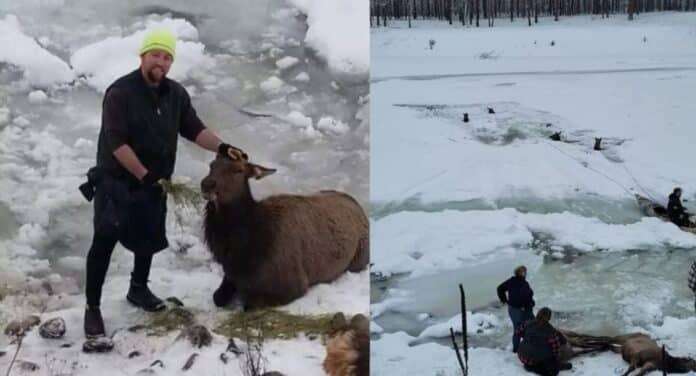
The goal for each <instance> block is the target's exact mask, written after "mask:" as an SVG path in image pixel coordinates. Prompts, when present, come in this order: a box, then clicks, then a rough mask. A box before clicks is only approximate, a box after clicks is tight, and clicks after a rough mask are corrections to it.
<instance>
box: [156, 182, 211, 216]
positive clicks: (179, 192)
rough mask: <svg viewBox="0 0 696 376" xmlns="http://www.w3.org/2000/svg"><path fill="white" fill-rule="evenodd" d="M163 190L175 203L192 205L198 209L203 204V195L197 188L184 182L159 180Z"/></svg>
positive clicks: (186, 205)
mask: <svg viewBox="0 0 696 376" xmlns="http://www.w3.org/2000/svg"><path fill="white" fill-rule="evenodd" d="M160 185H161V186H162V190H164V191H165V192H166V193H167V194H168V195H169V196H170V197H171V198H172V199H173V200H174V203H175V204H176V205H180V206H185V207H192V208H195V209H198V210H200V209H201V208H202V206H203V204H204V202H205V201H204V200H203V196H202V195H201V192H200V191H199V190H198V189H195V188H192V187H190V186H189V185H187V184H185V183H174V182H172V181H169V180H162V181H160Z"/></svg>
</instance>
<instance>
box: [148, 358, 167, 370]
mask: <svg viewBox="0 0 696 376" xmlns="http://www.w3.org/2000/svg"><path fill="white" fill-rule="evenodd" d="M154 366H160V368H164V363H162V361H161V360H159V359H157V360H155V361H154V362H152V364H150V367H154Z"/></svg>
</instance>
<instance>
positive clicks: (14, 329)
mask: <svg viewBox="0 0 696 376" xmlns="http://www.w3.org/2000/svg"><path fill="white" fill-rule="evenodd" d="M4 333H5V335H6V336H8V337H14V336H16V335H20V334H22V323H21V322H19V321H17V320H15V321H12V322H11V323H9V324H7V326H6V327H5V331H4Z"/></svg>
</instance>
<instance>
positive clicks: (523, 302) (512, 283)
mask: <svg viewBox="0 0 696 376" xmlns="http://www.w3.org/2000/svg"><path fill="white" fill-rule="evenodd" d="M506 292H507V296H506V295H505V293H506ZM533 297H534V291H532V288H531V287H530V286H529V283H527V280H526V279H525V278H523V277H516V276H515V277H511V278H510V279H508V280H507V281H505V282H503V283H501V284H500V286H498V298H499V299H500V301H501V302H503V303H507V304H509V305H510V306H511V307H515V308H525V309H531V308H532V307H534V298H533Z"/></svg>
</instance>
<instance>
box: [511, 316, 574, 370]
mask: <svg viewBox="0 0 696 376" xmlns="http://www.w3.org/2000/svg"><path fill="white" fill-rule="evenodd" d="M517 334H519V335H520V337H521V338H522V342H521V343H520V348H519V350H518V357H519V358H520V360H522V362H523V363H524V364H530V365H531V364H538V363H541V362H544V361H547V360H549V359H558V355H559V353H560V349H561V346H562V345H564V344H565V343H566V339H565V337H563V335H561V334H560V333H559V332H558V331H557V330H556V328H554V327H553V326H552V325H551V324H549V323H548V322H540V321H537V320H531V321H527V322H526V323H524V324H522V325H520V327H519V328H518V329H517Z"/></svg>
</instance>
